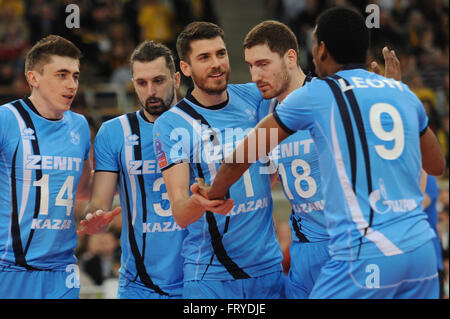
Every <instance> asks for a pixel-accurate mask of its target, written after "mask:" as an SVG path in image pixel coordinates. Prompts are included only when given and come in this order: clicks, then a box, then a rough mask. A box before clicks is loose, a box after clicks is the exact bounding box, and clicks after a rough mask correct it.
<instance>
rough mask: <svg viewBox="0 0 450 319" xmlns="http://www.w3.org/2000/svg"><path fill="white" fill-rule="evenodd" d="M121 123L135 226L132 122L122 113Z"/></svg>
mask: <svg viewBox="0 0 450 319" xmlns="http://www.w3.org/2000/svg"><path fill="white" fill-rule="evenodd" d="M119 120H120V124H121V125H122V130H123V136H124V147H125V162H126V165H127V175H128V178H129V179H130V186H131V198H132V204H133V208H132V216H133V218H132V225H133V226H134V222H135V221H136V178H135V176H134V175H133V174H130V170H131V169H132V168H131V167H130V166H129V163H130V162H131V161H133V160H134V158H133V145H132V144H129V143H127V140H126V138H127V136H130V135H131V128H130V123H129V122H128V119H127V116H126V115H122V116H120V117H119ZM125 178H126V177H125Z"/></svg>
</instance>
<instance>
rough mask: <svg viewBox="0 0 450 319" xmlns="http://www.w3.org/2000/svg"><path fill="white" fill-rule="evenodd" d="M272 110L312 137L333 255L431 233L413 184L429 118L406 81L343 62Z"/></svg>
mask: <svg viewBox="0 0 450 319" xmlns="http://www.w3.org/2000/svg"><path fill="white" fill-rule="evenodd" d="M274 117H275V119H276V120H277V121H278V123H279V124H280V125H281V126H282V127H284V128H285V130H287V131H289V132H294V131H296V130H306V129H307V130H309V131H310V132H311V135H312V137H313V139H314V142H315V144H316V147H317V150H318V155H319V164H320V171H321V174H322V177H323V178H322V187H323V193H324V198H326V201H325V217H326V221H327V228H328V233H329V234H330V237H331V243H330V247H331V256H332V257H333V258H334V259H341V260H354V259H358V258H372V257H379V256H385V255H386V256H389V255H397V254H402V253H404V252H407V251H411V250H413V249H415V248H417V247H419V246H421V245H423V244H424V243H425V242H426V241H428V240H429V239H430V238H432V237H434V232H433V231H432V230H431V228H430V226H429V225H428V222H427V220H426V215H425V214H424V212H423V210H422V207H421V202H422V200H423V196H422V192H421V191H420V187H419V181H420V176H421V153H420V134H421V133H422V132H424V130H425V129H426V128H427V121H428V120H427V117H426V114H425V110H424V108H423V105H422V103H421V102H420V100H419V99H418V98H417V97H416V96H415V95H414V94H413V93H412V92H411V91H410V90H409V88H408V87H407V86H406V85H404V84H402V83H401V82H398V81H394V80H392V79H387V78H385V77H383V76H379V75H377V74H374V73H371V72H368V71H366V70H364V69H363V68H362V67H360V66H354V67H352V66H349V67H348V68H346V69H344V70H342V71H340V72H338V73H337V74H336V75H334V76H332V77H328V78H326V79H323V80H322V79H314V80H312V81H311V82H310V83H308V84H306V85H305V86H304V87H302V88H300V89H298V90H296V91H294V92H293V93H291V94H290V95H289V96H288V97H287V98H286V99H285V100H284V101H283V103H282V104H281V105H280V106H279V107H278V108H277V110H276V111H275V112H274Z"/></svg>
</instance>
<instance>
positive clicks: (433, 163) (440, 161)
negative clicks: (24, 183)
mask: <svg viewBox="0 0 450 319" xmlns="http://www.w3.org/2000/svg"><path fill="white" fill-rule="evenodd" d="M420 151H421V153H422V167H423V169H424V170H425V172H427V173H428V174H429V175H433V176H441V175H442V174H444V171H445V158H444V154H443V153H442V149H441V146H440V144H439V141H438V139H437V138H436V135H434V133H433V131H432V130H431V129H430V128H429V127H427V128H426V131H425V133H424V134H423V135H422V136H421V137H420Z"/></svg>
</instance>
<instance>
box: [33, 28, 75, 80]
mask: <svg viewBox="0 0 450 319" xmlns="http://www.w3.org/2000/svg"><path fill="white" fill-rule="evenodd" d="M52 55H57V56H61V57H69V58H73V59H77V60H78V59H80V58H81V57H82V54H81V51H80V50H79V49H78V48H77V47H76V46H75V44H73V43H72V42H71V41H69V40H67V39H65V38H63V37H61V36H59V35H53V34H51V35H49V36H46V37H45V38H42V39H41V40H39V41H38V42H36V44H35V45H34V46H33V47H32V48H31V50H30V51H28V53H27V55H26V57H25V74H26V73H27V72H28V71H30V70H33V69H35V68H36V67H38V66H42V65H43V64H47V63H49V62H50V60H51V56H52ZM39 72H40V71H39Z"/></svg>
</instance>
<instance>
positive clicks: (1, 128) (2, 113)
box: [0, 106, 10, 152]
mask: <svg viewBox="0 0 450 319" xmlns="http://www.w3.org/2000/svg"><path fill="white" fill-rule="evenodd" d="M7 111H8V110H7V108H6V107H4V106H0V152H1V151H2V150H3V148H4V147H5V144H6V142H7V137H6V133H7V132H8V126H9V123H10V121H8V118H7V114H6V112H7Z"/></svg>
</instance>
